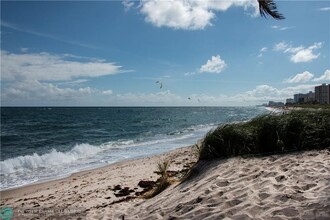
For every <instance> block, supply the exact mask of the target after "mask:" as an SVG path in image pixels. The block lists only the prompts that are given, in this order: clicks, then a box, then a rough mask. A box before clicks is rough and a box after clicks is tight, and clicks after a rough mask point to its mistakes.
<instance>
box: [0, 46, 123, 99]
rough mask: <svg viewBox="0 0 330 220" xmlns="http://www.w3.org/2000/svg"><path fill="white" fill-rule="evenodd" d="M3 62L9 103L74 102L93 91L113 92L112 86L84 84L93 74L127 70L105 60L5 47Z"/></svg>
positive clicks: (109, 93)
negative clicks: (17, 50) (30, 51)
mask: <svg viewBox="0 0 330 220" xmlns="http://www.w3.org/2000/svg"><path fill="white" fill-rule="evenodd" d="M26 52H28V51H27V50H26ZM1 64H2V66H1V80H2V83H3V84H2V93H1V98H2V101H3V102H4V103H5V104H9V105H10V104H15V105H21V104H23V103H25V104H26V105H30V103H31V104H33V103H36V105H38V103H39V104H40V103H48V104H49V105H53V104H55V105H56V104H59V103H62V104H63V103H64V104H72V102H71V101H73V102H74V101H78V100H81V99H84V100H87V99H88V97H90V96H91V95H111V94H112V90H106V91H99V90H97V89H93V88H91V87H88V86H84V85H83V84H84V83H86V82H88V81H89V78H95V77H100V76H108V75H114V74H119V73H122V72H127V71H125V70H122V67H121V66H119V65H117V64H115V63H110V62H106V61H105V60H100V59H95V58H86V57H80V56H75V55H70V54H64V55H56V54H49V53H45V52H42V53H21V54H16V53H9V52H7V51H1ZM77 87H78V88H77ZM68 100H70V101H68Z"/></svg>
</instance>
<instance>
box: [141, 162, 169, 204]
mask: <svg viewBox="0 0 330 220" xmlns="http://www.w3.org/2000/svg"><path fill="white" fill-rule="evenodd" d="M168 167H169V162H168V161H164V162H162V163H158V164H157V168H158V171H157V173H158V174H159V175H160V177H159V179H158V180H157V185H156V188H155V189H153V190H152V191H151V192H150V193H148V194H146V195H145V198H152V197H154V196H156V195H158V194H159V193H161V192H163V191H164V190H165V189H166V188H167V187H168V186H169V185H171V181H170V178H169V176H168V174H167V171H168Z"/></svg>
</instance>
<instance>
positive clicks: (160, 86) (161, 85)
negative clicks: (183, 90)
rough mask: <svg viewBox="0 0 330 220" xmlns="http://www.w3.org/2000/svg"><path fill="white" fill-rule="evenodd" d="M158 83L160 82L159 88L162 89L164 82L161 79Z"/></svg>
mask: <svg viewBox="0 0 330 220" xmlns="http://www.w3.org/2000/svg"><path fill="white" fill-rule="evenodd" d="M156 83H159V88H160V89H162V88H163V83H162V82H161V81H157V82H156Z"/></svg>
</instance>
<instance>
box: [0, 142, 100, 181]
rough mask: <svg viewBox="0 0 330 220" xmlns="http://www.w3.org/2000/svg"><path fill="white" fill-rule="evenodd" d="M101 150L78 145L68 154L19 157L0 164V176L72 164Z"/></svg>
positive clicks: (51, 153) (86, 145)
mask: <svg viewBox="0 0 330 220" xmlns="http://www.w3.org/2000/svg"><path fill="white" fill-rule="evenodd" d="M100 151H101V149H100V148H98V147H96V146H93V145H90V144H78V145H76V146H75V147H74V148H72V149H71V150H70V151H68V152H60V151H57V150H55V149H53V150H52V151H51V152H49V153H46V154H43V155H39V154H37V153H34V154H33V155H26V156H19V157H15V158H10V159H7V160H4V161H1V162H0V167H1V172H0V173H1V174H10V173H15V172H16V171H23V170H26V169H28V170H33V169H37V168H46V167H50V166H58V165H64V164H69V163H72V162H74V161H76V160H78V159H83V158H87V157H92V156H93V155H95V154H97V153H98V152H100Z"/></svg>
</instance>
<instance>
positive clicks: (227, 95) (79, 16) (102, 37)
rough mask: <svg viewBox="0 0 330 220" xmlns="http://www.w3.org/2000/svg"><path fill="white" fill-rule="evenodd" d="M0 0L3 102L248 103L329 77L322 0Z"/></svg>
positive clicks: (327, 19) (329, 17) (329, 35)
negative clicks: (270, 7) (265, 12)
mask: <svg viewBox="0 0 330 220" xmlns="http://www.w3.org/2000/svg"><path fill="white" fill-rule="evenodd" d="M275 2H276V4H277V8H278V11H279V12H280V13H281V14H283V15H284V17H285V19H284V20H275V19H272V18H271V17H267V18H264V17H261V16H260V15H259V12H258V4H257V0H240V1H238V0H237V1H235V0H234V1H228V0H227V1H222V0H217V1H216V0H213V1H210V0H203V1H192V0H184V1H181V0H163V1H159V0H158V1H156V0H141V1H131V0H124V1H1V106H251V105H257V104H262V103H266V102H268V101H270V100H272V101H282V102H285V99H286V98H292V97H293V94H295V93H307V92H309V91H314V86H316V85H320V84H322V83H330V42H329V41H330V2H329V1H327V0H323V1H294V0H291V1H283V0H278V1H276V0H275Z"/></svg>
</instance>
